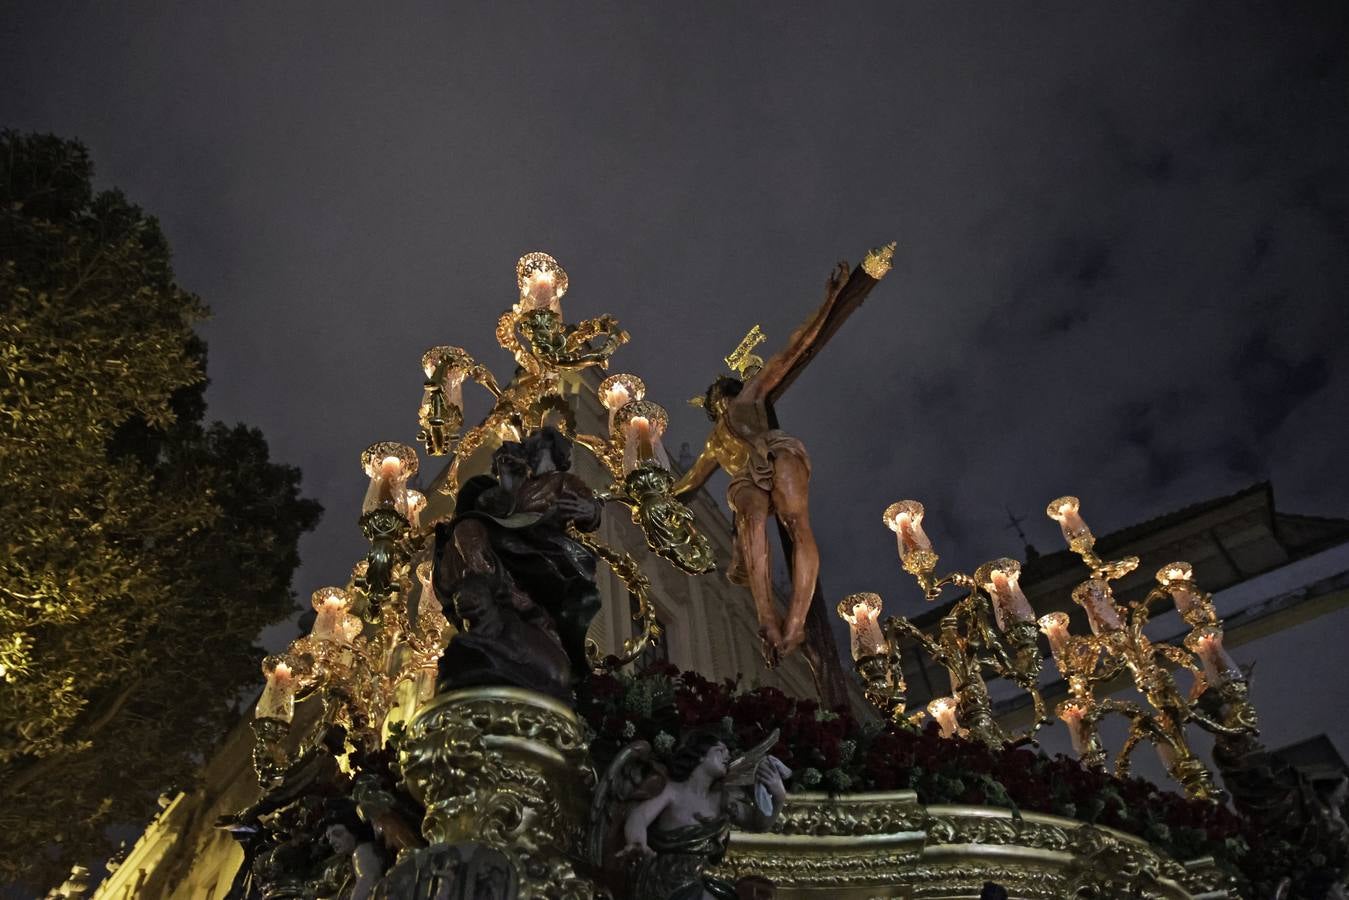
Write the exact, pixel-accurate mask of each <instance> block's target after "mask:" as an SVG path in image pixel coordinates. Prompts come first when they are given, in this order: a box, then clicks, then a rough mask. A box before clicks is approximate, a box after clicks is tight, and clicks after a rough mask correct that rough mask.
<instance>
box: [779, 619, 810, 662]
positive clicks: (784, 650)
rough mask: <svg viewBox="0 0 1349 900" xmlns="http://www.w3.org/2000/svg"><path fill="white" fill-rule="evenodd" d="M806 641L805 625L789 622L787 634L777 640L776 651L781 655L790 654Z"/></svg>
mask: <svg viewBox="0 0 1349 900" xmlns="http://www.w3.org/2000/svg"><path fill="white" fill-rule="evenodd" d="M805 642H806V626H805V625H804V624H802V625H794V624H789V625H788V626H787V634H786V636H785V637H783V639H782V640H781V641H779V642H778V653H780V654H781V655H783V656H791V655H792V654H793V653H795V652H796V650H797V648H798V647H800V646H801V645H802V644H804V643H805Z"/></svg>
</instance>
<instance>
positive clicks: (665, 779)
mask: <svg viewBox="0 0 1349 900" xmlns="http://www.w3.org/2000/svg"><path fill="white" fill-rule="evenodd" d="M777 738H778V733H777V732H776V731H774V732H773V733H772V734H771V735H769V736H768V738H766V739H765V740H764V741H763V742H761V743H760V744H759V745H758V746H756V747H754V748H753V749H752V750H750V751H749V752H747V753H746V754H744V755H743V756H741V757H739V758H737V759H734V760H732V759H731V758H730V751H729V750H728V749H727V747H726V744H725V743H723V741H722V739H721V737H720V736H719V734H718V733H717V732H715V731H711V730H696V731H692V732H690V733H688V734H686V735H684V737H683V738H682V739H681V741H680V742H679V745H678V746H677V747H676V748H675V751H674V754H673V757H672V758H671V760H670V764H669V766H668V769H663V768H661V767H659V766H657V765H655V764H654V763H653V762H652V761H651V748H650V746H649V745H648V744H646V743H645V742H637V743H634V744H630V745H629V746H628V747H626V748H624V749H623V750H622V751H621V752H620V753H619V755H618V756H617V757H616V758H615V759H614V762H613V763H612V764H611V765H610V767H609V771H608V773H607V774H606V775H605V777H604V779H603V781H602V782H601V783H600V785H599V787H598V788H597V789H596V791H595V800H594V804H593V806H592V813H591V826H590V838H589V842H588V851H589V853H590V855H591V857H592V859H594V860H595V861H596V862H597V863H599V864H600V865H602V866H604V867H605V868H606V869H607V870H608V871H609V872H610V873H611V874H612V875H613V876H614V880H615V881H616V885H615V889H616V890H624V891H626V892H625V893H622V894H621V895H622V896H630V897H633V898H635V900H733V898H735V897H736V896H737V895H736V888H735V885H733V884H731V883H730V882H728V881H726V880H724V879H720V878H716V877H714V876H711V875H709V874H707V873H706V871H705V870H706V869H707V868H708V867H709V866H711V865H715V864H716V863H717V862H719V861H720V860H721V858H722V857H723V856H724V855H725V852H726V844H727V841H728V840H729V838H730V832H731V828H732V826H735V827H737V828H741V829H744V830H747V831H765V830H767V829H769V828H771V827H772V824H773V822H774V821H775V820H776V818H777V816H778V814H779V813H780V812H781V811H782V806H783V803H784V802H785V800H786V797H787V790H786V787H785V786H784V785H783V781H782V780H783V778H785V777H787V776H790V775H791V770H790V769H788V768H787V767H786V766H785V765H783V764H782V762H781V761H780V760H778V759H777V758H776V757H773V756H769V755H768V750H769V749H770V748H771V747H772V746H773V745H774V744H775V743H777Z"/></svg>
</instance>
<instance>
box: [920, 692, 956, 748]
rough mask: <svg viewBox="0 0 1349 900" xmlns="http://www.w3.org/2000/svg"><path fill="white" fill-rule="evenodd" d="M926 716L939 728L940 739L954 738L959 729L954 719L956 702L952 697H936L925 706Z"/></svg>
mask: <svg viewBox="0 0 1349 900" xmlns="http://www.w3.org/2000/svg"><path fill="white" fill-rule="evenodd" d="M927 712H928V715H930V716H932V718H933V720H934V721H935V722H936V723H937V725H938V727H940V728H941V736H942V737H947V738H949V737H954V736H955V734H956V732H957V731H959V729H960V722H959V721H958V720H957V719H956V701H955V698H954V697H938V698H937V699H936V700H933V701H932V702H931V703H929V704H928V705H927Z"/></svg>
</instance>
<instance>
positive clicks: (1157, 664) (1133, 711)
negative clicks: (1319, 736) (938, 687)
mask: <svg viewBox="0 0 1349 900" xmlns="http://www.w3.org/2000/svg"><path fill="white" fill-rule="evenodd" d="M1079 510H1080V504H1079V501H1078V500H1077V498H1076V497H1060V498H1058V499H1056V500H1054V501H1053V502H1052V503H1050V504H1049V506H1048V508H1047V509H1046V514H1047V515H1048V516H1049V517H1050V518H1052V519H1054V520H1055V521H1057V522H1059V524H1060V526H1061V527H1062V529H1063V533H1064V538H1065V540H1066V541H1067V543H1068V545H1069V548H1070V549H1071V550H1072V551H1073V552H1075V553H1076V554H1077V555H1078V556H1079V557H1081V559H1082V562H1083V564H1084V565H1086V567H1087V568H1088V569H1089V570H1090V572H1091V577H1090V578H1088V579H1087V580H1086V581H1084V582H1082V583H1081V584H1079V585H1078V586H1077V587H1076V588H1075V589H1074V590H1073V600H1074V602H1076V603H1077V604H1078V605H1079V606H1081V607H1082V608H1083V609H1084V610H1085V611H1086V613H1087V620H1088V623H1089V624H1090V625H1091V629H1092V632H1093V633H1092V634H1090V635H1072V634H1069V633H1068V632H1067V622H1068V618H1067V616H1066V615H1064V614H1063V613H1051V614H1050V615H1048V616H1045V617H1043V618H1042V619H1041V628H1042V629H1043V630H1044V631H1045V633H1046V635H1048V636H1049V645H1050V650H1051V652H1052V653H1053V655H1054V661H1055V664H1056V665H1057V666H1058V668H1059V672H1060V674H1062V675H1063V677H1064V679H1065V680H1066V681H1067V683H1068V693H1069V696H1070V697H1071V698H1072V700H1073V701H1075V702H1074V703H1072V704H1067V705H1065V704H1060V718H1063V719H1064V721H1065V723H1067V724H1069V726H1070V728H1071V729H1073V731H1074V744H1075V745H1078V747H1079V754H1080V755H1081V756H1082V758H1083V761H1084V762H1086V763H1087V764H1089V765H1101V764H1102V762H1103V757H1104V751H1103V750H1102V748H1101V746H1100V739H1099V732H1098V730H1097V723H1098V722H1099V721H1100V720H1101V719H1102V718H1103V717H1104V716H1106V715H1108V714H1111V713H1114V714H1117V715H1122V716H1124V717H1125V718H1127V719H1128V720H1129V732H1128V736H1127V737H1126V739H1125V741H1124V743H1123V745H1122V746H1121V748H1120V751H1119V753H1118V754H1117V755H1116V757H1115V773H1116V774H1117V775H1127V774H1128V772H1129V769H1130V754H1132V752H1133V751H1134V749H1135V748H1136V747H1137V746H1138V744H1140V743H1141V742H1143V741H1144V740H1147V741H1151V742H1152V743H1153V744H1154V745H1156V747H1157V749H1158V754H1159V756H1160V757H1161V759H1162V761H1163V764H1164V765H1165V766H1166V769H1167V772H1168V773H1169V774H1170V775H1171V777H1172V778H1174V779H1175V780H1176V781H1177V782H1178V783H1179V784H1180V785H1181V786H1182V787H1184V789H1185V791H1186V793H1188V794H1189V795H1190V796H1192V797H1197V798H1203V799H1216V798H1218V797H1221V796H1222V792H1221V791H1220V790H1219V789H1218V788H1217V786H1216V785H1215V784H1214V781H1213V776H1212V775H1211V774H1210V773H1209V771H1208V769H1207V768H1206V767H1205V766H1204V764H1203V763H1202V762H1201V761H1200V760H1199V758H1198V757H1197V756H1195V754H1194V751H1193V750H1192V749H1191V747H1190V744H1189V741H1188V739H1187V737H1186V734H1185V727H1186V725H1187V724H1190V723H1194V724H1196V725H1198V726H1199V727H1200V728H1203V729H1204V730H1206V731H1209V732H1211V733H1213V734H1219V735H1235V734H1242V733H1254V732H1255V713H1254V710H1253V709H1252V707H1251V706H1250V704H1249V702H1247V701H1246V699H1245V684H1244V680H1243V678H1242V676H1241V673H1240V672H1239V671H1236V670H1235V669H1234V667H1226V666H1223V667H1218V668H1215V669H1214V671H1213V672H1212V673H1206V672H1205V670H1204V668H1203V667H1202V666H1201V665H1200V664H1199V663H1198V662H1196V660H1197V659H1202V656H1201V652H1202V651H1203V650H1204V649H1206V648H1203V647H1201V646H1200V644H1201V642H1203V641H1206V640H1208V641H1211V640H1213V639H1214V636H1215V635H1216V636H1217V637H1221V633H1222V631H1221V628H1220V627H1219V626H1218V625H1217V622H1218V618H1217V614H1216V612H1215V610H1214V609H1213V604H1212V598H1211V597H1210V596H1209V595H1208V594H1207V593H1205V592H1203V591H1202V590H1200V589H1199V588H1198V587H1197V586H1196V585H1195V584H1194V582H1193V570H1192V568H1191V567H1190V565H1189V564H1188V563H1184V562H1178V563H1170V564H1168V565H1166V566H1163V567H1162V569H1161V570H1160V571H1159V572H1158V573H1157V580H1158V583H1159V586H1158V587H1157V588H1154V589H1153V590H1152V591H1151V592H1150V593H1149V594H1148V595H1147V597H1146V598H1144V600H1142V601H1141V602H1137V603H1133V604H1130V605H1129V606H1128V607H1127V608H1125V607H1123V606H1121V605H1120V604H1119V603H1118V602H1117V601H1116V600H1115V597H1114V592H1113V590H1112V588H1111V586H1110V582H1112V581H1115V580H1117V579H1119V578H1121V577H1123V576H1124V575H1126V574H1128V573H1129V572H1132V571H1133V570H1134V569H1135V568H1137V566H1138V558H1137V557H1132V556H1131V557H1125V558H1124V559H1120V560H1104V559H1102V558H1101V557H1100V556H1098V555H1097V554H1096V553H1095V549H1094V548H1095V543H1096V539H1095V537H1094V536H1093V535H1092V533H1091V529H1090V528H1088V527H1087V524H1086V523H1085V522H1084V521H1083V520H1082V517H1081V515H1080V513H1079ZM1167 599H1171V600H1174V601H1175V603H1176V606H1177V608H1178V609H1180V611H1181V616H1182V618H1184V619H1185V621H1187V622H1188V623H1189V624H1191V626H1192V627H1193V631H1192V632H1191V634H1190V635H1189V637H1187V639H1186V641H1185V647H1177V646H1174V645H1171V644H1166V643H1158V642H1154V641H1152V640H1151V639H1150V638H1148V637H1147V635H1146V634H1144V628H1145V626H1146V625H1147V623H1148V618H1149V614H1150V610H1151V608H1152V607H1153V606H1154V605H1155V604H1157V603H1158V602H1160V601H1163V600H1167ZM1218 649H1219V650H1221V647H1219V648H1218ZM1171 667H1177V668H1183V669H1186V670H1188V671H1189V672H1190V673H1191V674H1192V675H1193V677H1194V689H1193V690H1192V691H1191V693H1190V696H1189V697H1188V698H1187V697H1185V696H1184V695H1182V694H1181V692H1180V689H1179V688H1178V687H1177V686H1176V682H1175V679H1174V678H1173V677H1172V675H1171V672H1170V668H1171ZM1126 673H1127V674H1128V675H1129V676H1130V677H1131V679H1132V681H1133V683H1134V687H1135V688H1136V689H1137V690H1138V692H1139V693H1140V694H1142V695H1143V697H1144V699H1145V700H1146V701H1147V707H1150V708H1151V709H1149V708H1147V707H1144V706H1142V705H1141V704H1138V703H1133V702H1130V701H1122V700H1113V699H1101V698H1098V697H1097V691H1098V689H1100V688H1102V687H1104V686H1105V685H1108V684H1109V683H1111V682H1112V681H1114V680H1115V679H1116V678H1117V677H1119V676H1121V675H1124V674H1126ZM1210 674H1212V675H1214V676H1216V679H1215V683H1214V684H1210ZM1209 689H1217V690H1220V691H1224V692H1225V694H1224V696H1229V697H1231V698H1232V699H1233V701H1234V702H1232V703H1230V704H1228V705H1227V706H1226V707H1224V708H1225V709H1226V710H1227V715H1226V720H1225V721H1221V722H1220V721H1217V720H1215V719H1213V718H1212V717H1210V716H1209V715H1208V714H1207V713H1206V712H1204V711H1203V709H1202V708H1201V707H1200V705H1199V703H1198V698H1199V697H1200V695H1201V694H1203V693H1204V692H1205V691H1206V690H1209ZM1064 712H1067V713H1068V716H1067V717H1065V716H1064V715H1063V713H1064Z"/></svg>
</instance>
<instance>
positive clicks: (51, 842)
mask: <svg viewBox="0 0 1349 900" xmlns="http://www.w3.org/2000/svg"><path fill="white" fill-rule="evenodd" d="M204 314H205V309H204V307H203V306H202V305H201V303H200V301H199V300H198V299H197V298H196V297H194V296H192V295H191V294H189V293H187V292H185V291H183V290H182V289H181V288H179V287H178V286H177V285H176V284H175V283H174V280H173V271H172V267H171V265H170V257H169V248H168V244H167V242H166V241H165V239H164V235H163V233H162V232H161V231H160V229H159V226H158V223H156V222H155V220H154V219H153V218H151V217H149V216H146V215H145V214H144V213H143V212H142V211H141V210H140V209H139V208H137V207H136V206H134V205H132V204H130V203H128V202H127V200H126V198H125V197H123V196H122V195H121V194H120V193H118V192H116V191H106V192H103V193H98V194H95V193H94V191H93V188H92V167H91V165H90V161H89V157H88V153H87V152H86V151H85V149H84V148H83V147H81V146H80V145H79V144H76V143H73V142H70V141H65V140H62V139H60V138H56V137H52V136H46V135H20V134H15V133H12V132H4V133H0V525H3V529H4V533H3V536H0V668H2V671H0V880H4V881H19V882H22V883H26V884H28V885H30V886H33V887H37V886H44V887H45V886H47V885H49V884H51V883H54V882H56V881H59V880H60V878H61V877H62V876H63V874H64V873H65V872H66V871H67V870H68V869H69V867H70V865H71V864H72V863H74V862H82V863H86V864H91V865H97V864H98V863H99V862H101V860H102V859H103V858H104V857H105V856H106V855H107V853H108V852H109V850H110V849H111V848H110V847H108V846H107V842H106V839H105V837H104V834H105V830H106V827H107V826H108V825H109V824H113V823H131V824H139V823H141V822H144V821H145V820H146V819H147V818H148V817H149V816H150V815H151V814H153V812H154V810H155V800H156V798H157V796H158V795H159V794H160V793H161V792H162V791H165V790H172V789H174V788H180V787H183V786H186V785H188V784H189V783H190V781H191V779H192V777H193V773H194V771H195V769H196V767H197V765H198V764H199V763H200V761H201V760H202V758H203V757H205V756H207V755H209V753H210V751H211V748H212V745H213V743H214V742H215V741H216V740H217V739H218V738H219V736H220V735H221V734H223V733H224V731H225V730H226V729H227V728H228V727H229V725H230V723H231V722H232V721H233V719H234V718H235V717H236V716H237V715H238V713H237V711H236V708H235V706H236V704H235V702H234V701H235V700H236V698H237V697H238V696H239V694H240V692H241V691H243V690H244V689H246V688H250V687H252V686H253V685H254V684H256V683H257V681H258V679H259V677H260V676H259V673H258V668H257V667H258V661H259V660H260V658H261V650H260V649H258V648H257V647H255V646H254V640H255V638H256V636H257V634H258V632H259V630H260V629H261V628H263V627H264V626H266V625H268V624H271V623H273V622H277V621H280V620H282V619H284V618H286V617H287V616H288V615H290V614H291V613H292V612H293V611H294V597H293V594H292V592H291V587H290V581H291V575H292V573H293V572H294V570H295V567H296V566H297V565H298V563H299V557H298V554H297V544H298V541H299V537H300V535H301V534H302V533H304V532H305V531H308V530H310V529H312V528H313V527H314V525H315V524H316V523H317V521H318V517H319V514H320V512H321V510H320V508H319V506H318V504H317V503H315V502H314V501H312V500H308V499H305V498H302V497H301V496H300V493H299V482H300V473H299V471H298V470H297V469H295V468H293V467H290V466H285V465H280V464H277V463H274V462H272V461H271V460H270V458H269V456H268V450H267V443H266V441H265V440H264V439H263V436H262V434H261V433H260V432H258V431H256V430H254V429H249V428H246V427H244V426H242V425H239V426H235V427H233V428H231V427H227V426H225V425H223V424H220V423H215V424H207V423H206V422H204V421H203V418H204V414H205V400H204V390H205V384H206V381H205V372H204V370H205V358H206V348H205V345H204V344H203V343H202V342H201V340H200V338H198V337H197V335H196V334H195V333H194V332H193V330H192V325H193V323H194V322H195V321H197V320H198V319H200V318H201V317H202V316H203V315H204Z"/></svg>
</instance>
